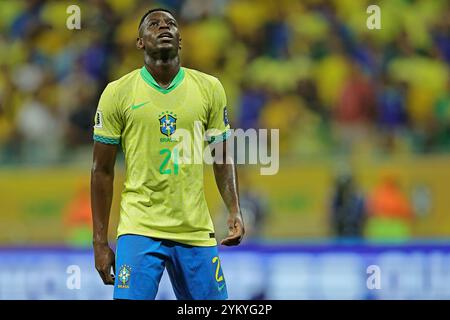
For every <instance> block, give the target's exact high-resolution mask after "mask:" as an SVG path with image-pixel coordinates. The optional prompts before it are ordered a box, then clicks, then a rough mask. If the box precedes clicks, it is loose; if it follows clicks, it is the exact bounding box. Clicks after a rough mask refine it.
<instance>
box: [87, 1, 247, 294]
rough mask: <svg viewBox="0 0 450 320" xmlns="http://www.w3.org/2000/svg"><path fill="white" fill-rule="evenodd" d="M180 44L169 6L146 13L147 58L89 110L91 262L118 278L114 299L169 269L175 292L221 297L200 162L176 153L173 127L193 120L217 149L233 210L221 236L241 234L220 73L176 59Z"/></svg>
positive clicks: (141, 290)
mask: <svg viewBox="0 0 450 320" xmlns="http://www.w3.org/2000/svg"><path fill="white" fill-rule="evenodd" d="M180 43H181V38H180V34H179V30H178V24H177V21H176V20H175V18H174V16H173V14H172V13H171V12H170V11H168V10H165V9H153V10H150V11H148V12H147V13H146V14H145V15H144V16H143V17H142V19H141V21H140V24H139V37H138V38H137V43H136V45H137V48H138V49H139V50H142V51H143V53H144V66H143V67H142V68H141V69H137V70H134V71H132V72H130V73H128V74H127V75H125V76H123V77H122V78H120V79H118V80H116V81H113V82H111V83H109V84H108V85H107V87H106V88H105V90H104V91H103V94H102V96H101V98H100V101H99V105H98V109H97V112H96V115H95V118H94V121H95V124H94V150H93V165H92V172H91V202H92V217H93V246H94V252H95V266H96V269H97V270H98V272H99V274H100V276H101V278H102V280H103V282H104V283H105V284H108V285H114V298H115V299H154V298H155V296H156V294H157V291H158V285H159V282H160V279H161V276H162V273H163V271H164V269H165V268H167V271H168V274H169V277H170V280H171V283H172V287H173V289H174V292H175V295H176V297H177V298H178V299H226V298H227V288H226V284H225V279H224V276H223V273H222V269H221V266H220V260H219V257H218V250H217V242H216V240H215V235H214V227H213V224H212V220H211V217H210V214H209V211H208V208H207V205H206V201H205V196H204V190H203V164H189V163H185V162H182V161H180V160H179V156H180V155H179V150H177V148H176V146H177V145H178V143H179V141H180V140H179V138H176V135H175V133H176V131H177V130H178V131H181V130H186V132H189V133H190V134H191V136H194V134H195V133H194V131H195V130H196V126H195V124H194V123H200V124H201V126H200V128H201V131H202V132H201V134H202V136H204V137H205V138H206V140H207V141H208V142H209V143H210V144H213V147H212V148H211V149H212V150H221V151H222V155H221V156H219V155H218V154H220V152H216V153H214V152H213V155H212V156H213V159H214V160H215V162H214V164H213V169H214V175H215V179H216V183H217V186H218V189H219V192H220V194H221V196H222V198H223V200H224V202H225V204H226V206H227V208H228V211H229V217H228V230H229V233H228V236H227V237H226V238H225V239H223V240H222V241H221V244H222V245H226V246H233V245H238V244H239V243H240V242H241V240H242V237H243V235H244V225H243V222H242V217H241V213H240V207H239V197H238V182H237V175H236V168H235V165H234V164H233V163H232V161H231V162H230V161H224V160H229V159H230V158H231V155H230V154H229V153H228V154H227V152H226V150H227V148H226V139H227V138H228V137H229V135H230V126H229V124H228V119H227V111H226V97H225V92H224V89H223V87H222V85H221V83H220V82H219V80H218V79H217V78H215V77H213V76H210V75H207V74H204V73H202V72H199V71H196V70H192V69H188V68H185V67H181V66H180V57H179V50H180V48H181V46H180ZM205 45H208V44H207V43H205ZM208 132H209V133H211V132H213V133H215V134H208ZM192 140H194V139H192ZM119 143H120V144H121V145H122V149H123V152H124V154H125V161H126V181H125V184H124V188H123V191H122V198H121V206H120V221H119V227H118V231H117V233H118V240H117V248H116V255H117V257H115V255H114V252H113V251H112V250H111V249H110V247H109V245H108V242H107V233H108V222H109V214H110V208H111V200H112V195H113V180H114V164H115V159H116V153H117V147H118V144H119ZM203 143H204V142H203V141H202V144H203ZM192 144H193V142H192ZM219 147H220V149H219ZM202 149H203V148H202ZM219 159H220V160H222V162H220V161H218V160H219ZM111 268H113V270H114V271H113V272H114V274H111Z"/></svg>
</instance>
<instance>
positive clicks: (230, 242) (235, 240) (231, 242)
mask: <svg viewBox="0 0 450 320" xmlns="http://www.w3.org/2000/svg"><path fill="white" fill-rule="evenodd" d="M241 240H242V235H241V234H239V233H237V234H233V235H232V236H229V237H226V238H225V239H223V240H222V241H221V244H222V245H225V246H235V245H238V244H239V243H240V242H241Z"/></svg>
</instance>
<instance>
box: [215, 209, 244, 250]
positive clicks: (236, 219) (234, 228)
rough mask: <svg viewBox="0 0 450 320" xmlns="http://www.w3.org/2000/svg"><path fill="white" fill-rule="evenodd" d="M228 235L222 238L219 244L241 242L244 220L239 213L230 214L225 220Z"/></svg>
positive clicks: (229, 244) (230, 244)
mask: <svg viewBox="0 0 450 320" xmlns="http://www.w3.org/2000/svg"><path fill="white" fill-rule="evenodd" d="M227 224H228V237H226V238H225V239H223V240H222V241H221V242H220V244H222V245H224V246H237V245H238V244H239V243H241V241H242V238H243V237H244V234H245V229H244V222H243V221H242V217H241V216H240V214H230V215H229V217H228V220H227Z"/></svg>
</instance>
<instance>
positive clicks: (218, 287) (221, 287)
mask: <svg viewBox="0 0 450 320" xmlns="http://www.w3.org/2000/svg"><path fill="white" fill-rule="evenodd" d="M224 287H225V283H224V284H223V285H221V286H217V289H219V291H222V289H223V288H224Z"/></svg>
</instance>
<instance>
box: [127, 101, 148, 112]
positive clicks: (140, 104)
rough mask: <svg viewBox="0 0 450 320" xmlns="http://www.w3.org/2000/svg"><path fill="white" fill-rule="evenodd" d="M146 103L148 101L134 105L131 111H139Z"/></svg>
mask: <svg viewBox="0 0 450 320" xmlns="http://www.w3.org/2000/svg"><path fill="white" fill-rule="evenodd" d="M147 103H148V101H147V102H143V103H139V104H135V105H134V106H131V110H135V109H139V108H140V107H142V106H143V105H146V104H147Z"/></svg>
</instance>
